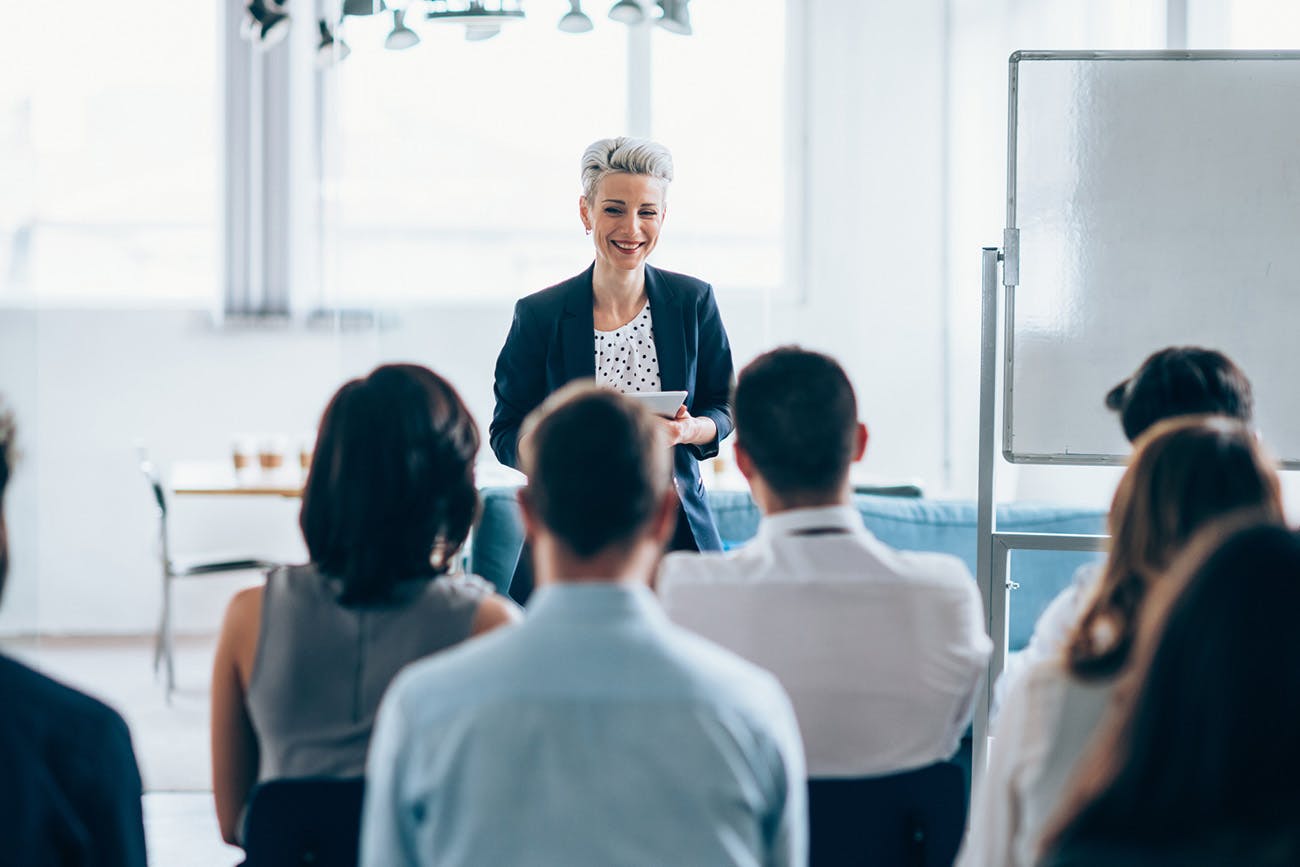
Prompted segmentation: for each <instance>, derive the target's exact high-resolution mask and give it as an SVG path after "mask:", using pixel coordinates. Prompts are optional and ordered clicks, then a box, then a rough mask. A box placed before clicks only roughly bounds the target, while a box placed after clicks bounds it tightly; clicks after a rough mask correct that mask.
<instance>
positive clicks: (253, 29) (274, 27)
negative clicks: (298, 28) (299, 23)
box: [240, 0, 293, 51]
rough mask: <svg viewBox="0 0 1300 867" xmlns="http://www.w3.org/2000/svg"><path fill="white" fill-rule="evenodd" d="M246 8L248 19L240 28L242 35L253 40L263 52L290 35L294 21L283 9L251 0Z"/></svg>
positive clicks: (259, 0)
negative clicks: (290, 27) (290, 26)
mask: <svg viewBox="0 0 1300 867" xmlns="http://www.w3.org/2000/svg"><path fill="white" fill-rule="evenodd" d="M246 8H247V9H248V17H247V18H245V19H244V24H243V25H242V26H241V27H240V35H241V36H245V37H246V38H248V39H251V40H252V41H253V42H254V43H255V44H256V45H257V46H258V47H259V48H261V49H262V50H263V51H265V50H266V49H268V48H271V47H272V46H273V45H275V44H276V43H277V42H279V41H280V40H281V39H283V38H284V37H285V36H286V35H288V33H289V25H290V23H292V20H293V19H291V18H290V17H289V13H288V12H285V11H284V10H283V9H282V8H281V7H279V6H276V5H275V4H271V5H267V3H266V2H265V0H251V2H249V4H248V6H247V7H246Z"/></svg>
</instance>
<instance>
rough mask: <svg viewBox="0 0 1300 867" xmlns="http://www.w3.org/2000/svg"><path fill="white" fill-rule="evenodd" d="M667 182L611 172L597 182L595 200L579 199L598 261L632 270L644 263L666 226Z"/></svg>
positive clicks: (583, 220)
mask: <svg viewBox="0 0 1300 867" xmlns="http://www.w3.org/2000/svg"><path fill="white" fill-rule="evenodd" d="M664 193H665V190H664V183H663V181H660V180H658V179H656V178H653V177H651V176H650V175H632V174H628V173H626V172H612V173H610V174H608V175H605V177H603V178H601V179H600V182H599V183H598V184H596V195H595V197H594V200H593V201H591V202H588V201H587V200H586V199H585V198H580V199H579V200H578V212H579V214H580V215H581V216H582V223H583V225H584V226H586V227H587V229H589V230H590V231H591V240H592V242H593V243H594V244H595V245H596V260H597V262H598V263H599V264H603V265H606V266H609V267H613V268H617V269H619V270H621V271H632V270H635V269H638V268H640V267H642V266H643V265H644V264H645V260H646V257H647V256H649V255H650V251H651V250H653V249H654V248H655V244H656V243H658V241H659V227H660V226H662V225H663V221H664V212H665V210H666V205H665V203H664Z"/></svg>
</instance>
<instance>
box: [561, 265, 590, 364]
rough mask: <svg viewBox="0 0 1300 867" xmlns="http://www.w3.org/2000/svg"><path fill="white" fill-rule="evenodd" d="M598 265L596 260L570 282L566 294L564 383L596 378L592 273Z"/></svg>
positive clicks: (562, 320) (562, 318)
mask: <svg viewBox="0 0 1300 867" xmlns="http://www.w3.org/2000/svg"><path fill="white" fill-rule="evenodd" d="M595 268H596V266H595V263H592V266H591V267H590V268H588V269H587V270H586V271H583V272H582V273H581V274H579V275H578V276H577V277H574V278H573V279H572V280H571V281H569V282H570V286H569V290H568V291H567V292H566V293H565V295H564V309H563V310H562V311H561V312H560V343H561V346H562V356H563V358H564V382H572V381H573V380H575V379H595V377H596V340H595V337H593V332H594V331H595V327H596V326H595V320H594V319H593V318H592V314H591V305H592V299H591V275H592V273H593V272H594V271H595ZM561 384H563V383H561Z"/></svg>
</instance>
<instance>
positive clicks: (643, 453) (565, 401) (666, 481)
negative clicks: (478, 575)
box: [520, 383, 672, 558]
mask: <svg viewBox="0 0 1300 867" xmlns="http://www.w3.org/2000/svg"><path fill="white" fill-rule="evenodd" d="M661 427H662V426H661V424H660V422H659V420H658V419H657V418H655V417H654V416H653V415H651V414H650V413H649V411H647V410H646V409H645V408H644V407H642V406H641V405H640V404H638V403H636V402H635V401H633V400H631V399H630V398H627V397H624V396H623V395H621V394H619V393H618V392H616V391H612V390H610V389H605V388H597V387H596V386H593V385H589V384H578V383H575V384H573V385H570V386H567V387H565V388H562V389H560V390H559V391H557V392H555V393H554V394H553V395H551V397H550V398H548V399H547V400H546V402H544V403H543V404H542V405H541V406H540V407H538V408H537V409H536V410H535V411H534V412H533V414H532V415H530V416H529V417H528V418H527V419H525V421H524V427H523V431H522V433H521V435H520V443H521V457H522V459H523V470H524V473H525V474H526V475H527V476H528V488H527V490H526V492H525V496H526V497H527V499H528V503H529V506H530V507H531V508H532V510H533V512H534V514H535V516H536V518H537V520H538V521H539V522H540V523H541V524H542V525H543V526H544V527H545V528H546V530H547V531H548V532H549V533H550V534H551V535H552V536H554V538H555V539H556V541H558V542H559V543H560V544H562V545H563V546H564V547H565V548H566V549H568V550H569V551H570V552H572V553H573V554H574V555H576V556H578V557H581V558H589V557H592V556H593V555H595V554H598V553H600V552H603V551H606V550H610V549H616V548H623V547H630V546H631V545H632V544H634V543H635V542H636V541H637V539H638V537H639V536H640V535H641V534H642V533H643V532H645V530H646V528H647V527H648V526H649V525H650V523H651V520H652V518H653V517H654V515H655V513H656V511H657V509H658V508H659V506H660V504H661V503H662V502H663V498H664V496H665V495H666V494H667V492H668V487H669V485H670V484H671V480H672V465H671V464H670V462H669V458H670V453H669V450H668V448H667V447H666V446H665V444H664V439H663V431H662V430H661Z"/></svg>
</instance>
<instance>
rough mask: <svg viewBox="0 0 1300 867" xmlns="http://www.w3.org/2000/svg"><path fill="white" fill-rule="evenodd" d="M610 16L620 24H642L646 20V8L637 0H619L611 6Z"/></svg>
mask: <svg viewBox="0 0 1300 867" xmlns="http://www.w3.org/2000/svg"><path fill="white" fill-rule="evenodd" d="M609 17H610V19H611V20H613V21H617V22H618V23H620V24H627V25H632V24H640V23H641V22H642V21H644V20H645V10H644V9H642V8H641V4H640V3H638V2H637V0H618V2H617V3H615V4H614V5H613V6H611V7H609Z"/></svg>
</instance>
